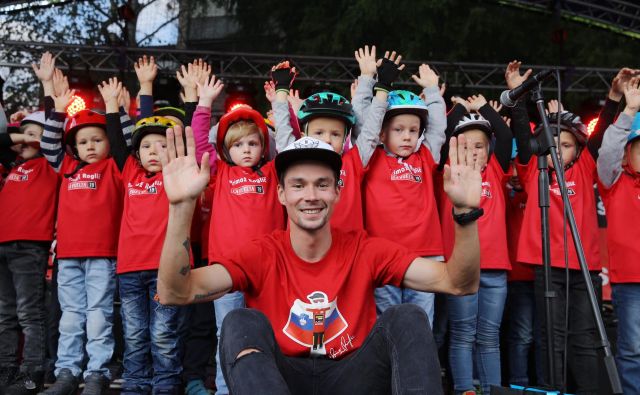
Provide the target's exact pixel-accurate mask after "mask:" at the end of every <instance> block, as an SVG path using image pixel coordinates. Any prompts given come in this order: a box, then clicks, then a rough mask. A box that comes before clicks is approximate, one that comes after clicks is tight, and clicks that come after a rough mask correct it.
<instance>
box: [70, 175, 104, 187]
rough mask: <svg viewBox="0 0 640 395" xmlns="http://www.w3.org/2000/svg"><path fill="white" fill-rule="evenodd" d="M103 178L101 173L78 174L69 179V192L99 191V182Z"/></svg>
mask: <svg viewBox="0 0 640 395" xmlns="http://www.w3.org/2000/svg"><path fill="white" fill-rule="evenodd" d="M101 178H102V174H100V173H78V174H76V175H74V176H73V177H69V186H68V187H67V190H69V191H74V190H79V189H93V190H95V189H98V182H97V181H99V180H100V179H101Z"/></svg>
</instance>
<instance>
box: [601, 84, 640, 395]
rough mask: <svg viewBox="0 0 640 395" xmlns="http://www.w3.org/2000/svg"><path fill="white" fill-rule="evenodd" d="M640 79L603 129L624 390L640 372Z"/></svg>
mask: <svg viewBox="0 0 640 395" xmlns="http://www.w3.org/2000/svg"><path fill="white" fill-rule="evenodd" d="M639 84H640V81H639V80H638V79H633V80H631V81H628V82H627V84H626V86H625V87H624V96H625V101H626V107H625V109H624V111H623V112H622V113H621V114H620V116H619V117H618V119H617V120H616V122H615V123H614V124H612V125H611V126H609V127H608V128H607V130H606V132H605V134H604V138H603V141H602V147H601V148H600V156H599V157H598V162H597V167H598V178H599V183H598V185H599V189H600V194H601V196H602V200H603V201H604V205H605V209H606V213H607V243H608V252H609V278H610V279H611V289H612V299H613V306H614V308H615V309H616V316H617V317H618V341H617V353H616V363H617V365H618V372H619V373H620V381H621V382H622V392H623V393H625V394H632V393H636V392H637V390H638V377H639V376H638V374H639V373H640V264H639V263H638V256H640V246H639V245H638V239H639V238H640V231H639V230H638V226H637V224H638V223H639V222H640V115H639V114H638V109H639V108H640V87H639Z"/></svg>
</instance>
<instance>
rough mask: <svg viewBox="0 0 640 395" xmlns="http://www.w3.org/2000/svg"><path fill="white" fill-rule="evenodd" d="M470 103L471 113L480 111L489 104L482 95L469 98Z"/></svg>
mask: <svg viewBox="0 0 640 395" xmlns="http://www.w3.org/2000/svg"><path fill="white" fill-rule="evenodd" d="M467 102H468V103H469V111H478V110H479V109H480V107H482V106H484V105H485V104H487V99H485V98H484V96H482V95H473V96H470V97H468V98H467Z"/></svg>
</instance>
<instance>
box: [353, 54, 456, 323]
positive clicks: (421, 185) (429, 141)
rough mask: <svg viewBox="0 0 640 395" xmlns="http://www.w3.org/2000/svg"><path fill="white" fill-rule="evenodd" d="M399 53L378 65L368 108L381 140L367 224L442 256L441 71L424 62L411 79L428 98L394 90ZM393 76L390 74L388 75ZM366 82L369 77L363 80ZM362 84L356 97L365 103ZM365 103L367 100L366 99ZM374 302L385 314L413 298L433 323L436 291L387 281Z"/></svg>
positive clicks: (369, 184) (367, 197) (367, 185)
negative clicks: (438, 180)
mask: <svg viewBox="0 0 640 395" xmlns="http://www.w3.org/2000/svg"><path fill="white" fill-rule="evenodd" d="M394 57H395V53H392V54H391V57H389V58H388V59H387V57H385V58H384V59H382V60H381V61H380V62H379V63H378V64H379V66H378V70H377V74H378V81H377V83H376V84H375V86H374V90H375V92H376V93H375V98H374V99H373V101H372V102H371V103H370V106H368V107H366V103H365V107H366V108H364V109H362V110H361V111H363V114H364V115H363V116H364V118H365V120H364V124H367V123H369V122H374V124H375V125H374V126H371V128H372V129H375V130H376V131H377V133H378V134H379V136H380V140H381V142H382V143H383V145H379V146H378V147H377V148H376V149H375V152H374V153H373V156H372V158H371V162H370V163H369V169H368V171H367V175H366V177H365V179H364V182H363V195H364V203H363V205H364V218H365V229H366V230H367V232H368V233H369V234H370V235H371V236H375V237H382V238H385V239H388V240H391V241H394V242H396V243H399V244H401V245H403V246H404V247H406V248H408V249H409V250H410V251H411V252H414V253H416V254H419V255H421V256H424V257H431V258H434V259H439V260H442V259H443V257H442V256H443V249H442V237H441V233H440V232H439V231H434V230H439V229H440V221H439V218H438V210H437V205H436V199H435V190H434V186H433V172H434V171H435V168H436V163H437V161H436V160H434V157H435V158H436V159H439V153H440V148H441V146H442V144H443V143H444V140H445V138H444V130H445V127H446V116H445V105H444V100H443V99H442V96H441V95H440V90H439V88H438V76H437V75H436V74H435V72H433V70H431V69H430V68H429V66H427V65H421V66H420V68H419V73H418V75H414V76H413V79H414V80H415V81H416V82H417V83H418V84H419V85H420V86H421V87H422V88H423V93H424V95H425V98H426V102H427V103H429V104H427V103H425V101H423V100H422V99H420V98H419V97H418V96H417V95H415V94H414V93H412V92H409V91H404V90H394V91H391V89H392V85H393V80H394V79H395V78H396V77H397V75H398V74H399V72H400V71H401V70H402V68H403V66H400V67H398V66H397V61H398V60H399V59H398V58H399V57H398V58H396V59H395V62H394ZM389 76H391V77H389ZM362 83H363V84H366V80H363V81H362ZM361 94H362V90H361V89H360V84H359V86H358V88H357V90H356V98H355V99H354V102H358V103H362V102H363V100H362V99H361V98H360V95H361ZM364 102H366V100H365V101H364ZM375 296H376V306H377V308H378V312H379V313H382V312H383V311H384V310H386V309H387V308H388V307H390V306H393V305H396V304H400V303H414V304H417V305H418V306H420V307H421V308H422V309H424V310H425V312H426V313H427V315H428V316H429V322H430V323H431V324H432V323H433V310H434V307H433V306H434V295H433V294H432V293H428V292H420V291H414V290H410V289H400V288H396V287H393V286H389V285H388V286H385V287H381V288H378V289H376V291H375Z"/></svg>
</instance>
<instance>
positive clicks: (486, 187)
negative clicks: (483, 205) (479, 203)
mask: <svg viewBox="0 0 640 395" xmlns="http://www.w3.org/2000/svg"><path fill="white" fill-rule="evenodd" d="M482 197H485V198H487V199H491V183H490V182H489V181H482Z"/></svg>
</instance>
